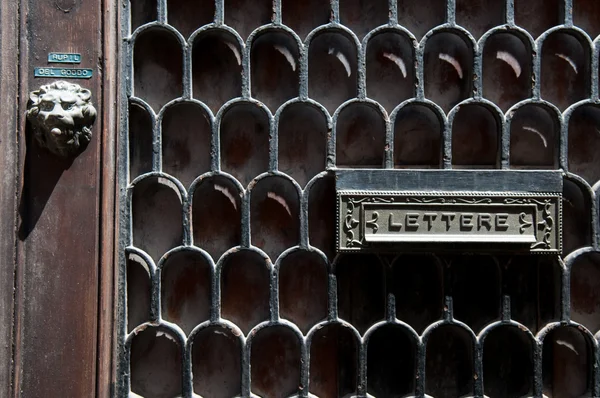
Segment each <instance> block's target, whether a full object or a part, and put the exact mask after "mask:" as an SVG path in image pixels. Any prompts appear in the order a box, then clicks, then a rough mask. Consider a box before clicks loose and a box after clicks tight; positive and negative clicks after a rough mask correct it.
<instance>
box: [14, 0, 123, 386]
mask: <svg viewBox="0 0 600 398" xmlns="http://www.w3.org/2000/svg"><path fill="white" fill-rule="evenodd" d="M3 3H8V2H3ZM17 3H20V7H21V14H20V15H21V22H20V36H19V37H20V38H21V51H20V71H21V73H20V76H21V78H20V85H21V87H20V97H19V102H18V103H19V114H20V115H23V113H24V111H25V109H26V106H27V100H28V95H29V92H30V91H32V90H35V89H37V88H39V86H40V85H42V84H48V83H51V82H52V81H54V80H59V79H48V78H34V76H33V68H34V67H36V66H50V65H48V63H47V55H48V53H49V52H53V51H55V52H74V53H81V55H82V61H81V64H80V65H78V66H79V67H82V68H91V69H93V70H94V76H93V77H92V78H91V79H89V80H73V81H72V82H75V83H78V84H81V85H83V86H84V87H85V88H88V89H90V90H91V91H92V101H93V103H94V106H95V107H96V109H97V111H98V118H97V120H96V124H95V125H94V127H93V130H92V131H93V134H94V136H93V138H92V141H91V143H90V145H89V146H88V148H87V149H86V150H85V151H84V152H83V153H82V154H81V155H79V156H78V157H77V158H75V159H72V160H65V159H61V158H58V157H56V155H53V154H51V153H49V152H48V151H46V150H44V149H41V148H40V147H39V146H38V145H37V144H36V143H35V142H33V140H32V139H31V132H30V131H28V128H27V127H26V121H25V120H24V118H23V117H21V119H20V120H21V123H20V126H19V127H20V136H19V153H20V159H21V166H22V167H23V169H22V170H23V173H22V176H21V181H20V189H19V191H18V197H19V209H18V223H17V224H18V225H17V229H18V232H17V234H18V237H17V252H18V254H17V272H16V277H17V283H16V296H15V300H16V309H17V313H16V314H17V316H16V327H15V331H16V334H15V352H14V360H15V385H14V396H15V397H17V396H22V397H37V396H46V397H92V396H95V395H96V394H97V388H98V386H97V376H98V371H99V369H100V368H102V369H104V366H105V364H104V362H102V364H100V365H99V361H104V360H105V358H104V353H102V354H100V353H99V351H98V319H99V310H100V311H101V312H103V311H104V310H105V305H106V303H103V302H102V303H101V302H100V301H99V284H100V276H102V277H104V276H105V272H107V270H105V269H100V267H99V265H100V260H101V259H102V261H103V264H108V263H109V260H107V257H106V254H105V253H104V252H102V250H103V249H105V247H102V249H101V246H100V243H101V242H102V243H105V242H106V239H107V236H106V234H107V233H108V232H106V231H105V230H104V227H105V224H103V223H105V220H109V219H110V217H111V214H112V213H111V211H110V208H111V204H110V199H109V200H108V202H104V201H102V187H103V183H104V184H105V183H106V179H107V178H109V177H108V176H109V175H110V173H111V170H112V166H111V163H110V162H112V161H113V159H112V158H111V157H110V156H111V155H110V154H111V153H112V152H110V151H109V152H108V153H107V152H105V151H104V149H105V145H104V144H105V142H106V140H110V139H111V136H110V134H111V133H110V132H109V133H108V135H107V133H106V130H107V129H106V125H105V123H107V117H106V116H105V115H104V105H105V98H104V96H103V84H102V83H103V77H104V75H105V71H104V69H103V68H104V65H103V52H102V43H103V36H102V32H103V19H102V18H103V11H104V10H103V6H104V3H103V2H101V1H84V0H52V1H44V2H41V1H38V0H20V2H17ZM113 55H114V56H116V54H113ZM60 80H66V79H60ZM11 100H12V98H11ZM108 120H109V119H108ZM105 163H106V164H107V165H106V169H105ZM103 211H108V213H107V214H104V215H103V216H102V217H101V216H100V215H101V213H102V212H103ZM108 234H109V235H110V233H108ZM108 239H110V236H108ZM106 250H108V251H111V250H112V249H110V248H109V249H106ZM108 272H110V271H108ZM103 286H104V284H103ZM103 319H104V318H103Z"/></svg>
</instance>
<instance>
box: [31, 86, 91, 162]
mask: <svg viewBox="0 0 600 398" xmlns="http://www.w3.org/2000/svg"><path fill="white" fill-rule="evenodd" d="M91 96H92V93H91V92H90V90H88V89H85V88H82V87H81V86H80V85H79V84H74V83H69V82H65V81H57V82H54V83H51V84H47V85H44V86H41V87H40V89H39V90H36V91H32V92H31V94H30V95H29V103H28V107H27V109H28V110H27V119H28V120H29V122H30V123H31V126H32V127H33V134H34V137H35V139H36V141H37V142H38V143H39V144H40V146H42V147H43V148H47V149H48V150H49V151H50V152H52V153H54V154H56V155H59V156H63V157H71V156H75V155H78V154H79V153H81V152H82V151H83V150H84V149H85V148H86V147H87V144H88V143H89V142H90V140H91V139H92V125H93V124H94V121H95V120H96V109H95V108H94V107H93V105H92V101H91Z"/></svg>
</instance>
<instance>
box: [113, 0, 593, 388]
mask: <svg viewBox="0 0 600 398" xmlns="http://www.w3.org/2000/svg"><path fill="white" fill-rule="evenodd" d="M598 18H600V7H599V6H597V5H596V2H593V1H584V0H562V1H559V0H553V1H541V0H540V1H533V0H531V1H530V0H527V1H526V0H506V2H501V1H491V0H490V1H483V0H469V1H466V0H447V1H442V0H420V1H412V0H389V2H388V0H385V1H369V2H367V1H364V2H362V1H358V0H331V3H328V2H319V1H316V0H311V1H308V2H299V1H296V0H274V1H273V2H272V3H271V0H268V1H262V0H260V1H259V0H216V2H214V3H213V2H211V1H184V0H181V1H176V0H168V1H167V0H156V1H153V0H131V1H124V2H123V9H122V26H121V33H122V37H123V42H122V47H121V53H120V57H121V59H122V81H123V83H124V84H123V90H122V95H121V110H122V119H121V121H122V123H121V133H120V141H119V151H120V154H119V158H120V161H121V167H120V177H119V178H120V180H119V184H120V188H121V189H120V197H121V200H120V234H121V238H120V249H121V250H120V257H119V264H120V289H119V325H120V326H119V352H118V358H119V370H118V388H117V395H118V396H135V394H137V395H141V396H146V397H155V396H156V397H158V396H160V397H165V396H185V397H190V396H197V395H200V396H204V397H228V396H229V397H231V396H243V397H248V396H265V397H266V396H269V397H275V396H277V397H283V396H293V395H298V396H319V397H331V396H346V395H352V396H354V395H356V396H367V395H369V396H376V397H389V396H411V395H414V396H419V397H422V396H425V395H430V396H435V397H446V396H448V397H450V396H467V395H468V396H477V397H481V396H484V394H485V395H487V396H491V397H496V396H515V397H516V396H536V397H541V396H542V394H546V395H548V396H555V397H567V396H582V395H587V396H600V366H599V365H600V349H599V344H598V338H599V335H598V333H599V330H600V316H599V315H600V293H599V292H600V289H599V288H600V257H599V256H598V243H599V237H598V219H597V209H598V200H597V195H598V184H597V183H596V182H597V181H598V180H599V179H600V166H599V163H598V160H600V159H599V157H600V155H598V154H599V153H600V135H599V132H600V108H599V107H598V106H599V104H600V101H599V97H598V72H599V61H598V60H599V52H600V38H597V39H596V40H593V39H592V38H591V37H595V36H596V35H597V34H598V33H600V24H598V22H597V21H598ZM576 24H577V25H579V26H581V27H578V26H576ZM344 167H346V168H347V167H355V168H369V167H370V168H383V169H395V168H404V169H415V170H418V169H425V168H428V169H431V168H440V169H457V168H460V169H472V172H473V173H477V170H481V169H490V168H498V169H503V170H506V172H507V173H512V172H514V173H518V170H517V169H534V170H539V169H553V170H563V171H564V191H563V198H564V203H563V207H564V232H563V248H564V249H563V251H564V255H563V256H510V255H497V256H483V255H468V254H464V255H435V254H431V255H425V254H409V253H398V254H397V255H390V254H380V255H368V254H344V255H341V254H340V255H336V254H335V252H334V245H335V189H334V176H333V174H332V173H333V171H335V170H336V169H338V168H344ZM511 170H513V171H511ZM509 189H510V187H507V190H509Z"/></svg>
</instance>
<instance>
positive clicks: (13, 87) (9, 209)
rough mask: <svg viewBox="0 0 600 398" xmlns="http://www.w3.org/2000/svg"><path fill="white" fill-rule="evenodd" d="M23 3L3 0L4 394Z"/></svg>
mask: <svg viewBox="0 0 600 398" xmlns="http://www.w3.org/2000/svg"><path fill="white" fill-rule="evenodd" d="M18 17H19V2H18V1H2V2H0V131H1V132H2V137H0V342H1V343H0V396H2V397H8V396H10V394H11V388H12V372H13V366H12V354H13V344H12V342H13V326H14V324H13V321H14V312H13V311H14V282H15V278H14V275H15V256H16V249H15V240H16V237H15V223H16V215H17V200H16V195H15V192H16V189H17V174H18V170H19V168H18V162H17V160H18V152H17V137H18V134H17V132H18V127H17V126H18V124H17V120H18V106H17V103H18V101H17V100H16V99H17V98H18V93H19V70H18V58H19V45H18V43H19V20H18Z"/></svg>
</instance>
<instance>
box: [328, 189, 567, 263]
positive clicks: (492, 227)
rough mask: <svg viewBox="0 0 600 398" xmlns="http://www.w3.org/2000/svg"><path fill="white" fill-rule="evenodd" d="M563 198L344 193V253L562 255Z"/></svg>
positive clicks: (341, 211)
mask: <svg viewBox="0 0 600 398" xmlns="http://www.w3.org/2000/svg"><path fill="white" fill-rule="evenodd" d="M561 203H562V198H561V196H560V195H559V194H554V195H551V194H548V195H543V194H540V195H536V196H528V195H525V194H524V195H518V194H511V193H509V192H505V193H504V192H503V193H500V192H490V194H487V195H485V194H484V195H473V193H472V192H462V193H461V192H452V193H447V192H436V193H431V192H414V193H413V192H370V191H338V206H339V211H338V250H339V251H340V252H353V251H354V252H356V251H371V252H379V251H403V252H410V251H418V250H427V251H433V252H446V251H468V252H471V251H476V252H477V251H478V252H499V251H501V252H504V253H509V252H512V251H516V252H532V253H560V251H561V249H560V248H561V244H560V241H561V230H560V226H561V218H562V217H561V216H562V215H561V211H560V209H561Z"/></svg>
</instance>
